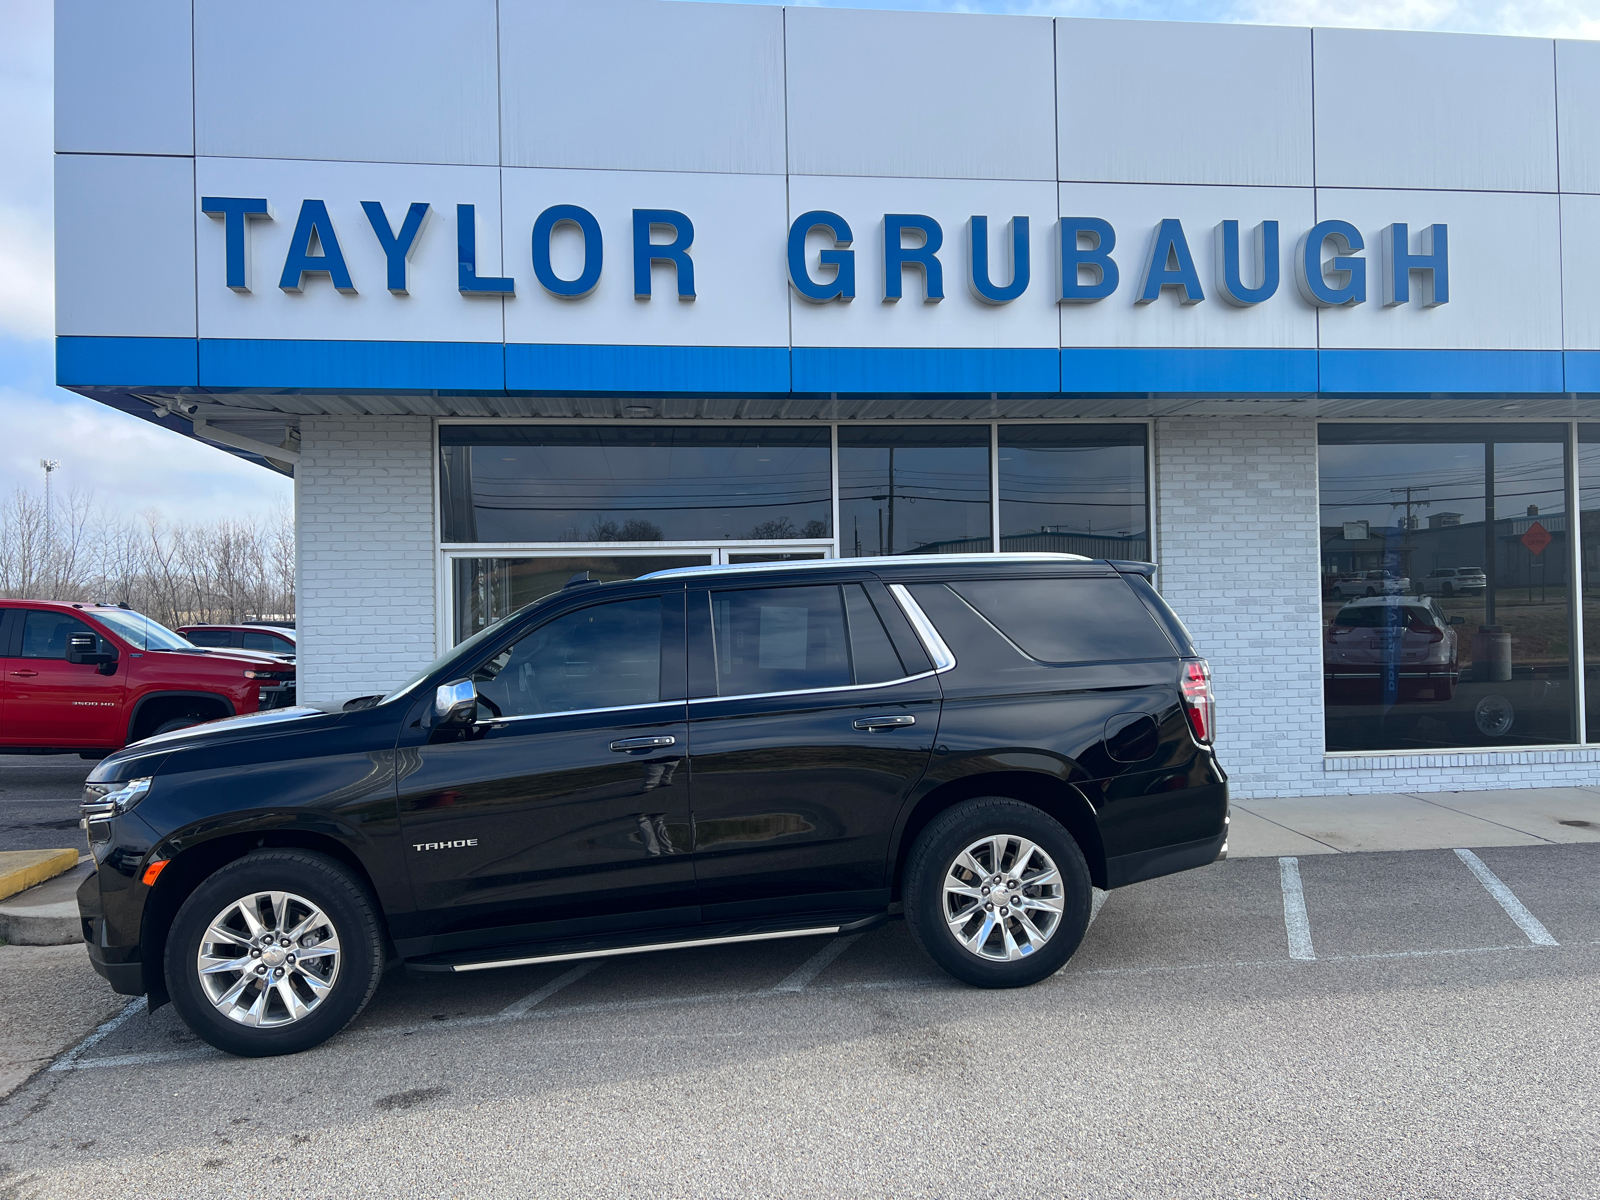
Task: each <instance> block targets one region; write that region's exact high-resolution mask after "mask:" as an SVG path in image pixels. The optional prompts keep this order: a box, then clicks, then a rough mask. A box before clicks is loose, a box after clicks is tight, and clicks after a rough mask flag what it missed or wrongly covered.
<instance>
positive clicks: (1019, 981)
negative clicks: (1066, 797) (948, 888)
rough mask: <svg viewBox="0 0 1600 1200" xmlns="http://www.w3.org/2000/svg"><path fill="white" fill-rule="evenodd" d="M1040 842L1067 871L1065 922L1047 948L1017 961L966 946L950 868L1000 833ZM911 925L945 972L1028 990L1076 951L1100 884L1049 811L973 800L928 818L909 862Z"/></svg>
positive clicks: (1013, 802)
mask: <svg viewBox="0 0 1600 1200" xmlns="http://www.w3.org/2000/svg"><path fill="white" fill-rule="evenodd" d="M1007 833H1009V834H1017V835H1021V836H1023V837H1026V838H1029V839H1031V840H1032V841H1034V842H1036V843H1037V844H1038V845H1039V847H1040V848H1041V849H1042V850H1044V852H1045V853H1046V854H1048V855H1049V856H1050V857H1051V858H1053V859H1054V860H1055V863H1056V866H1057V868H1058V869H1059V870H1060V872H1061V884H1062V900H1063V906H1062V913H1061V921H1060V923H1059V925H1058V926H1057V928H1056V931H1055V933H1054V934H1052V935H1051V937H1050V940H1049V941H1048V942H1046V943H1045V944H1044V946H1043V948H1042V949H1040V950H1038V951H1037V952H1035V953H1034V954H1031V955H1029V956H1028V957H1027V958H1024V959H1020V960H1018V961H1016V962H1005V963H997V962H986V961H984V960H983V959H980V958H978V957H977V956H976V955H974V954H973V953H972V952H971V951H969V950H967V949H965V948H964V947H963V946H961V945H960V943H958V942H957V941H956V939H955V935H954V934H952V933H951V932H950V928H949V925H948V924H947V923H946V922H945V920H944V911H943V905H944V895H943V883H944V875H945V871H946V870H947V869H948V867H949V865H950V863H951V862H953V861H954V860H955V856H956V855H957V854H958V853H960V852H961V851H962V850H964V849H966V847H967V846H969V845H971V844H972V843H973V842H976V841H978V840H980V839H981V838H984V837H988V836H992V835H995V834H1007ZM903 896H904V900H905V915H906V923H907V924H908V925H909V926H910V927H911V934H912V936H913V937H914V938H915V939H916V941H917V944H918V945H919V946H921V947H922V949H923V950H924V952H926V953H927V955H928V956H929V957H930V958H932V959H933V960H934V962H936V963H938V965H939V966H940V967H942V968H943V969H944V970H945V971H947V972H949V973H950V974H951V975H954V976H955V977H956V978H957V979H960V980H962V981H963V982H965V983H970V984H973V985H974V986H976V987H989V988H1010V987H1027V986H1028V985H1029V984H1033V983H1037V982H1039V981H1040V980H1041V979H1046V978H1048V977H1049V976H1051V975H1054V974H1055V973H1056V972H1057V971H1059V970H1060V969H1061V968H1062V967H1063V966H1065V965H1066V963H1067V960H1068V959H1070V958H1071V957H1072V956H1073V954H1074V953H1075V952H1076V951H1077V949H1078V945H1079V943H1080V942H1082V940H1083V934H1084V931H1085V930H1086V929H1088V927H1089V912H1090V908H1091V905H1092V902H1093V884H1092V883H1091V881H1090V878H1089V867H1088V864H1087V863H1086V862H1085V861H1084V858H1083V851H1082V850H1081V849H1080V848H1079V846H1078V843H1077V841H1076V840H1075V839H1074V838H1073V836H1072V835H1071V834H1070V833H1068V832H1067V830H1066V829H1065V828H1064V827H1063V826H1062V825H1061V823H1060V822H1059V821H1057V820H1056V819H1055V818H1053V817H1052V816H1050V814H1048V813H1046V812H1045V811H1043V810H1042V809H1039V808H1035V807H1034V806H1033V805H1031V804H1025V803H1023V802H1022V801H1020V800H1012V799H1009V798H1007V797H1003V796H982V797H978V798H976V799H973V800H966V801H963V802H962V803H960V804H958V805H956V806H955V807H953V808H951V809H950V810H948V811H947V812H945V813H941V814H940V815H939V816H937V817H935V818H934V819H933V820H932V821H931V822H929V824H928V826H927V828H926V829H924V830H923V831H922V833H921V834H919V835H918V837H917V841H916V844H915V845H914V846H913V847H912V850H911V854H910V856H909V857H908V859H907V862H906V876H905V888H904V891H903Z"/></svg>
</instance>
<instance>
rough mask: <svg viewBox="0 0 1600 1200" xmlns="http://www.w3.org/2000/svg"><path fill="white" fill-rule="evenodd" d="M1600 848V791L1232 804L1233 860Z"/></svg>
mask: <svg viewBox="0 0 1600 1200" xmlns="http://www.w3.org/2000/svg"><path fill="white" fill-rule="evenodd" d="M1560 842H1600V786H1596V787H1592V788H1587V787H1575V788H1573V787H1568V788H1517V789H1512V790H1509V791H1499V792H1487V791H1485V792H1399V793H1391V794H1384V795H1371V796H1296V797H1291V798H1284V799H1276V800H1240V801H1235V802H1234V804H1233V824H1232V825H1231V826H1230V828H1229V834H1228V857H1229V858H1262V857H1276V856H1279V855H1291V854H1292V855H1301V854H1348V853H1354V852H1357V851H1363V850H1451V849H1455V848H1456V847H1458V846H1461V847H1469V848H1470V847H1473V846H1540V845H1552V844H1556V843H1560Z"/></svg>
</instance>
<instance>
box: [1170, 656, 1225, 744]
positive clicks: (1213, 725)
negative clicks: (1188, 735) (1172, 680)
mask: <svg viewBox="0 0 1600 1200" xmlns="http://www.w3.org/2000/svg"><path fill="white" fill-rule="evenodd" d="M1179 690H1180V691H1181V692H1182V693H1183V711H1184V712H1185V713H1186V714H1187V715H1188V718H1189V728H1190V729H1191V730H1192V731H1193V732H1194V740H1195V741H1197V742H1199V743H1200V744H1201V745H1202V746H1209V745H1210V744H1211V739H1212V737H1213V736H1214V735H1215V734H1216V730H1217V700H1216V697H1215V696H1214V695H1213V694H1212V692H1211V666H1210V664H1209V663H1207V662H1206V660H1205V659H1203V658H1186V659H1184V660H1183V678H1182V680H1181V681H1180V683H1179Z"/></svg>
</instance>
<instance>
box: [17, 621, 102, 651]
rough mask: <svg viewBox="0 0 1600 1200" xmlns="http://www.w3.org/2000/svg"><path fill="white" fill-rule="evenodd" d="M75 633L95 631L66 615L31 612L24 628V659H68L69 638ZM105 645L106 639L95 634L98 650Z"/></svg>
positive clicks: (91, 632)
mask: <svg viewBox="0 0 1600 1200" xmlns="http://www.w3.org/2000/svg"><path fill="white" fill-rule="evenodd" d="M74 633H89V634H93V633H94V630H92V629H90V628H89V627H88V626H87V625H85V624H84V623H83V622H82V621H80V620H78V618H76V617H69V616H68V615H67V614H66V613H58V612H41V611H39V610H38V609H34V610H31V611H30V612H29V613H28V619H27V620H26V621H25V622H24V623H23V626H22V657H23V658H66V657H67V638H68V637H70V636H71V635H72V634H74ZM104 645H105V639H104V638H102V637H100V636H99V635H98V634H95V647H96V649H100V648H103V646H104Z"/></svg>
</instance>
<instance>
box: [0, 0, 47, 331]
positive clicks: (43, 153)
mask: <svg viewBox="0 0 1600 1200" xmlns="http://www.w3.org/2000/svg"><path fill="white" fill-rule="evenodd" d="M0 29H3V30H4V31H5V36H4V37H0V113H4V114H5V120H3V121H0V163H4V164H5V169H4V170H0V334H10V335H12V336H20V337H29V338H40V337H49V336H50V334H51V333H53V332H54V326H55V267H54V264H53V262H52V254H51V245H52V236H51V229H52V226H53V217H52V213H51V205H52V188H51V178H52V173H53V169H54V168H53V164H52V161H51V160H52V150H53V145H52V130H51V112H52V109H53V105H54V98H53V96H52V94H51V80H52V77H53V71H54V65H53V63H52V61H51V54H52V31H51V24H50V5H49V4H46V3H41V2H40V0H0Z"/></svg>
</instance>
